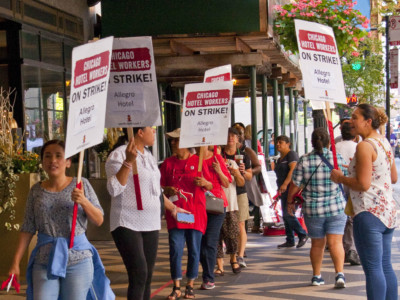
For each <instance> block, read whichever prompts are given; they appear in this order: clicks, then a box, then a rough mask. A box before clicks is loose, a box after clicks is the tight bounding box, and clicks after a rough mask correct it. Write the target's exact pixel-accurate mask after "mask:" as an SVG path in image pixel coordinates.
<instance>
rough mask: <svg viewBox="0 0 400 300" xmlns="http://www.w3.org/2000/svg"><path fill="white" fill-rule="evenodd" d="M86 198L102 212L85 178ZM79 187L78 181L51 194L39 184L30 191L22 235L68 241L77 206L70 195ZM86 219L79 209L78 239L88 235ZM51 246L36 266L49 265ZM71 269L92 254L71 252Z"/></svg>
mask: <svg viewBox="0 0 400 300" xmlns="http://www.w3.org/2000/svg"><path fill="white" fill-rule="evenodd" d="M82 183H83V188H84V191H85V197H86V198H87V199H89V201H90V202H91V203H92V204H93V205H94V206H95V207H97V208H99V209H100V210H101V212H103V209H102V208H101V206H100V203H99V200H98V199H97V196H96V194H95V192H94V190H93V188H92V186H91V185H90V183H89V181H88V180H87V179H86V178H82ZM75 186H76V178H73V179H72V181H71V183H70V184H69V185H68V186H67V187H66V188H64V189H63V190H62V191H61V192H50V191H47V190H45V189H44V188H42V187H41V183H40V182H38V183H36V184H35V185H34V186H32V188H31V190H30V191H29V195H28V200H27V202H26V209H25V218H24V223H23V225H22V227H21V231H22V232H28V233H31V234H35V233H36V231H38V232H40V233H44V234H47V235H50V236H52V237H65V238H69V236H70V234H71V221H72V211H73V207H74V202H73V201H72V200H71V193H72V191H73V190H74V188H75ZM86 228H87V218H86V214H85V212H84V210H83V208H82V207H81V206H80V205H78V216H77V219H76V228H75V236H77V235H80V234H83V233H85V231H86ZM51 248H52V244H46V245H43V246H42V247H41V248H40V249H39V251H38V252H37V254H36V257H35V263H38V264H43V265H46V264H47V262H48V260H49V255H50V250H51ZM68 252H69V256H68V265H69V266H70V265H73V264H76V263H78V262H80V261H81V260H82V259H84V258H87V257H92V252H91V251H90V250H83V251H77V250H72V249H69V250H68Z"/></svg>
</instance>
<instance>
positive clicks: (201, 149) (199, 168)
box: [197, 146, 207, 176]
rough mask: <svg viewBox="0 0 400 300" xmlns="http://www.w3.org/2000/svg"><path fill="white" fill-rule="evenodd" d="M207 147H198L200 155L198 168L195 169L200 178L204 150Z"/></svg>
mask: <svg viewBox="0 0 400 300" xmlns="http://www.w3.org/2000/svg"><path fill="white" fill-rule="evenodd" d="M206 147H207V146H201V147H200V153H199V167H198V168H197V175H198V176H201V171H202V170H203V160H204V155H205V153H206V149H207V148H206Z"/></svg>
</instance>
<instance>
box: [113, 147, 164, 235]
mask: <svg viewBox="0 0 400 300" xmlns="http://www.w3.org/2000/svg"><path fill="white" fill-rule="evenodd" d="M125 149H126V146H121V147H118V148H117V149H115V150H114V151H113V152H112V153H111V154H110V156H109V157H108V159H107V162H106V172H107V190H108V192H109V193H110V195H111V212H110V231H113V230H115V229H116V228H117V227H119V226H121V227H125V228H128V229H131V230H133V231H154V230H160V229H161V218H160V212H161V208H160V195H161V187H160V177H161V175H160V171H159V170H158V166H157V162H156V160H155V158H154V157H153V155H151V153H150V151H149V150H147V149H145V150H144V153H141V152H140V151H138V156H137V158H136V163H137V169H138V175H139V185H140V192H141V195H142V204H143V210H138V209H137V203H136V195H135V187H134V184H133V173H132V171H131V172H130V174H129V177H128V182H127V184H126V185H125V186H123V185H121V183H120V182H119V181H118V179H117V177H116V176H115V175H116V174H117V173H118V171H119V170H120V169H121V166H122V164H123V162H124V160H125V158H126V155H125Z"/></svg>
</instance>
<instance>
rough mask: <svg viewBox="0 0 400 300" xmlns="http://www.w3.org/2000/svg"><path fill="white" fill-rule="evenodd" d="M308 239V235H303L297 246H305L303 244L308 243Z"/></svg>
mask: <svg viewBox="0 0 400 300" xmlns="http://www.w3.org/2000/svg"><path fill="white" fill-rule="evenodd" d="M307 240H308V235H306V236H303V237H302V238H300V239H299V242H298V243H297V246H296V248H301V247H303V246H304V245H305V244H306V243H307Z"/></svg>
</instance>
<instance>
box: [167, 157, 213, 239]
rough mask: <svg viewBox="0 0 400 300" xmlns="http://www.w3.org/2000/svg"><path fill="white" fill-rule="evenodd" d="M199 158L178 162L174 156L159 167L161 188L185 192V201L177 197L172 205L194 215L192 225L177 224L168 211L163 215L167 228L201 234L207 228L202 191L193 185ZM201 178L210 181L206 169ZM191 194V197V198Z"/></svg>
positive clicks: (204, 198) (204, 200)
mask: <svg viewBox="0 0 400 300" xmlns="http://www.w3.org/2000/svg"><path fill="white" fill-rule="evenodd" d="M198 164H199V157H198V156H197V155H192V156H190V157H189V158H188V159H185V160H180V159H178V158H176V157H175V156H171V157H169V158H167V159H166V160H165V161H164V162H163V164H162V165H161V169H160V172H161V186H163V187H165V186H173V187H175V188H177V189H182V190H183V191H184V192H185V196H186V199H184V198H182V197H179V199H178V200H176V201H174V204H175V205H176V206H178V207H181V208H183V209H185V210H187V211H190V212H191V213H192V214H193V215H194V223H193V224H184V223H180V222H177V221H176V220H175V219H174V218H173V217H172V216H171V213H170V212H169V211H167V212H166V213H165V219H166V220H167V228H168V230H169V229H173V228H178V229H195V230H198V231H201V232H202V233H203V234H204V233H205V231H206V228H207V213H206V197H205V195H204V192H205V191H204V190H203V189H202V188H200V187H198V186H196V185H195V184H194V178H195V177H197V168H198ZM203 176H204V178H205V179H206V180H208V181H211V179H210V178H211V176H210V174H209V171H208V168H203ZM190 194H192V195H193V196H191V195H190Z"/></svg>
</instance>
